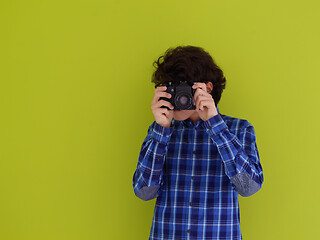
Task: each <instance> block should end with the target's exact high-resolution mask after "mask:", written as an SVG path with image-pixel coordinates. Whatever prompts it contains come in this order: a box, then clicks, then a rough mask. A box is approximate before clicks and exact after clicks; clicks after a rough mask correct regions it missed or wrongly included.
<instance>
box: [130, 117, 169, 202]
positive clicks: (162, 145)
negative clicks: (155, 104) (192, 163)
mask: <svg viewBox="0 0 320 240" xmlns="http://www.w3.org/2000/svg"><path fill="white" fill-rule="evenodd" d="M172 132H173V126H172V125H171V127H169V128H167V127H163V126H161V125H159V124H158V123H157V122H156V121H154V122H153V123H152V124H151V125H150V126H149V128H148V134H147V136H146V138H145V139H144V141H143V143H142V146H141V150H140V154H139V159H138V163H137V167H136V170H135V172H134V174H133V179H132V185H133V190H134V193H135V195H136V196H137V197H139V198H141V199H142V200H144V201H148V200H151V199H154V198H156V197H158V196H159V195H160V191H161V187H162V184H163V180H162V179H163V166H164V162H165V156H166V151H167V145H168V141H169V139H170V138H171V135H172Z"/></svg>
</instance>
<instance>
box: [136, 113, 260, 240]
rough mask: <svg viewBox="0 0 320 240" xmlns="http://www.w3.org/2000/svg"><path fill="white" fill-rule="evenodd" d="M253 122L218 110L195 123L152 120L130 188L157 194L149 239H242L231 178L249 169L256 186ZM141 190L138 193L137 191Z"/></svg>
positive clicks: (146, 196) (257, 165)
mask: <svg viewBox="0 0 320 240" xmlns="http://www.w3.org/2000/svg"><path fill="white" fill-rule="evenodd" d="M255 140H256V138H255V132H254V128H253V126H252V125H251V124H250V123H249V122H248V121H247V120H244V119H239V118H233V117H230V116H226V115H223V114H220V113H219V110H218V115H215V116H214V117H212V118H210V119H208V120H207V121H203V120H201V119H200V120H199V121H197V122H196V123H195V124H193V122H192V121H191V120H190V119H187V120H184V121H175V120H174V119H173V120H172V123H171V126H170V128H166V127H162V126H161V125H159V124H158V123H157V122H155V121H154V122H153V123H152V124H151V125H150V126H149V129H148V134H147V136H146V138H145V139H144V141H143V143H142V146H141V151H140V155H139V160H138V164H137V168H136V171H135V172H134V174H133V182H132V184H133V189H134V192H135V194H136V195H137V196H139V197H140V198H142V197H141V196H142V195H141V194H143V195H144V197H143V198H142V199H143V200H150V199H154V198H156V197H157V199H156V203H155V208H154V213H153V220H152V226H151V231H150V237H149V240H160V239H166V240H168V239H174V240H183V239H188V240H189V239H219V240H220V239H229V240H230V239H242V235H241V230H240V213H239V203H238V192H237V190H236V187H235V185H234V184H233V183H232V182H231V181H230V180H231V178H232V177H234V176H235V175H236V174H239V173H241V174H243V173H247V174H249V176H250V178H251V179H252V180H254V181H255V182H256V183H257V184H258V185H259V187H260V188H261V186H262V183H263V173H262V166H261V164H260V159H259V153H258V149H257V145H256V141H255ZM139 191H140V195H139Z"/></svg>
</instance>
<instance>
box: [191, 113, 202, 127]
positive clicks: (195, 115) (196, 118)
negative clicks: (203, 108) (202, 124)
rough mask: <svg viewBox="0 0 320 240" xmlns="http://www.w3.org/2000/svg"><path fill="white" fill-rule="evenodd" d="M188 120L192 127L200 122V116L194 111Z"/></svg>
mask: <svg viewBox="0 0 320 240" xmlns="http://www.w3.org/2000/svg"><path fill="white" fill-rule="evenodd" d="M189 118H190V119H191V121H192V122H193V124H194V125H195V124H196V122H197V121H199V120H200V116H199V114H198V112H197V111H195V112H194V113H193V114H192V115H191V116H190V117H189Z"/></svg>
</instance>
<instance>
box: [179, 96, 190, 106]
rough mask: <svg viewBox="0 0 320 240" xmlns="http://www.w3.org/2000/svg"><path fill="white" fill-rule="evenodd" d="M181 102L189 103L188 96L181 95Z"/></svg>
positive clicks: (183, 103)
mask: <svg viewBox="0 0 320 240" xmlns="http://www.w3.org/2000/svg"><path fill="white" fill-rule="evenodd" d="M179 103H180V104H181V105H186V104H187V103H188V98H187V97H186V96H181V97H180V98H179Z"/></svg>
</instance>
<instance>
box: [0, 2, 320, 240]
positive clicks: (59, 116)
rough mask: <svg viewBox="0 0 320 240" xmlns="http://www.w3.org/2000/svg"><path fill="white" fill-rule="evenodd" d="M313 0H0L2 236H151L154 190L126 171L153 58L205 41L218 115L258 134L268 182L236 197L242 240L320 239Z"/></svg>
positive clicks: (95, 239)
mask: <svg viewBox="0 0 320 240" xmlns="http://www.w3.org/2000/svg"><path fill="white" fill-rule="evenodd" d="M319 7H320V4H319V1H316V0H314V1H311V0H306V1H292V0H283V1H278V0H268V1H254V0H245V1H238V0H228V1H226V0H221V1H213V0H202V1H194V0H193V1H186V0H183V1H182V0H179V1H173V0H171V1H167V0H166V1H164V0H162V1H153V0H148V1H147V0H145V1H130V0H127V1H119V0H117V1H116V0H113V1H111V0H109V1H102V0H86V1H85V0H73V1H71V0H56V1H44V0H43V1H41V0H28V1H22V0H20V1H18V0H2V1H1V2H0V109H1V118H0V239H3V240H11V239H18V240H20V239H21V240H25V239H30V240H31V239H32V240H38V239H39V240H40V239H41V240H43V239H45V240H47V239H48V240H51V239H59V240H60V239H61V240H62V239H68V240H71V239H77V240H82V239H86V240H87V239H88V240H100V239H121V240H122V239H125V240H129V239H134V240H135V239H137V240H141V239H148V236H149V233H150V228H151V223H152V217H153V208H154V204H155V199H154V200H151V201H146V202H145V201H143V200H141V199H139V198H137V197H136V196H135V195H134V192H133V187H132V176H133V173H134V171H135V168H136V164H137V161H138V155H139V152H140V147H141V144H142V141H143V139H144V138H145V136H146V133H147V128H148V126H149V125H150V124H151V123H152V122H153V121H154V117H153V114H152V111H151V101H152V98H153V94H154V85H153V84H152V83H151V74H152V71H153V66H152V62H153V61H154V60H156V59H157V58H158V57H159V56H160V55H161V54H162V53H163V52H164V51H165V50H166V49H167V48H168V47H175V46H178V45H196V46H201V47H203V48H204V49H206V50H207V51H208V52H209V53H210V54H211V55H212V56H213V58H214V59H215V61H216V62H217V64H218V65H219V66H220V67H221V68H222V70H223V71H224V73H225V76H226V79H227V85H226V89H225V91H224V92H223V94H222V98H221V101H220V103H219V110H220V113H222V114H225V115H229V116H232V117H238V118H244V119H247V120H248V121H249V122H250V123H252V124H253V125H254V127H255V131H256V135H257V145H258V149H259V153H260V158H261V159H260V161H261V164H262V167H263V170H264V178H265V182H264V184H263V186H262V189H261V190H260V191H259V192H257V193H256V194H255V195H252V196H250V197H248V198H244V197H241V196H240V214H241V216H240V218H241V229H242V234H243V237H244V239H246V240H253V239H268V240H269V239H281V240H283V239H315V238H316V237H317V236H318V235H319V234H318V226H319V214H320V210H319V202H320V194H319V184H318V182H319V175H318V173H317V172H318V170H319V167H320V163H319V152H317V150H319V143H320V141H319V136H320V131H319V122H320V119H319V117H320V114H319V103H320V101H319V90H320V89H319V87H320V83H319V79H320V71H319V56H320V51H319V50H320V47H319V42H320V33H319V23H320V16H319V14H318V13H319Z"/></svg>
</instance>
